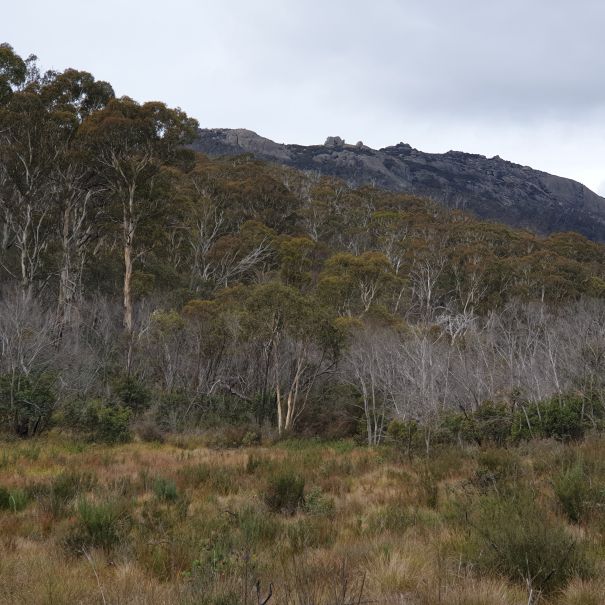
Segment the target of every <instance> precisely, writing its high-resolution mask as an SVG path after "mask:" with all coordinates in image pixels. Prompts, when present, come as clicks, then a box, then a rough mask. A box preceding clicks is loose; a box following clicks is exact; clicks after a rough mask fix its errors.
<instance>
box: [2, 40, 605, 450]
mask: <svg viewBox="0 0 605 605" xmlns="http://www.w3.org/2000/svg"><path fill="white" fill-rule="evenodd" d="M202 118H203V116H202ZM197 129H198V124H197V122H196V121H195V120H193V119H192V118H190V117H188V116H187V115H185V114H184V113H183V112H182V111H180V110H178V109H171V108H168V107H166V106H165V105H164V104H163V103H160V102H147V103H144V104H140V103H137V102H136V101H134V100H132V99H130V98H128V97H122V98H116V97H115V95H114V92H113V89H112V87H111V85H110V84H108V83H106V82H100V81H97V80H95V78H94V77H93V76H92V75H91V74H89V73H87V72H81V71H76V70H71V69H70V70H67V71H65V72H61V73H56V72H47V73H41V72H40V71H39V69H38V67H37V63H36V59H35V58H34V57H30V58H28V59H25V60H24V59H22V58H21V57H19V56H17V55H16V54H15V53H14V51H13V50H12V49H11V47H10V46H8V45H3V46H0V221H1V225H2V229H1V244H2V246H1V250H0V282H1V298H0V422H1V425H2V430H3V431H6V432H8V433H13V434H17V435H20V436H22V437H28V436H32V435H35V434H39V433H40V432H41V431H43V430H45V429H47V428H49V427H51V426H52V425H55V426H57V427H59V428H61V429H63V430H72V431H75V432H78V433H80V434H83V435H86V436H90V437H91V438H94V439H103V440H108V441H112V440H113V441H119V440H126V439H128V438H129V436H130V434H131V430H132V429H133V428H136V429H137V430H138V431H139V433H140V434H141V435H142V436H145V435H151V436H154V435H156V436H157V435H161V434H162V433H164V432H177V431H192V430H203V429H208V428H211V427H217V426H221V427H225V426H230V427H234V428H233V430H232V431H231V432H228V431H227V434H228V435H229V437H228V439H230V440H233V441H234V442H239V441H241V440H252V441H253V440H255V439H258V437H259V435H260V432H261V430H266V431H269V432H273V433H275V434H278V435H283V434H286V433H292V432H299V433H301V434H306V435H322V436H357V437H358V438H360V439H361V440H365V441H367V442H368V443H370V444H376V443H379V442H380V441H381V440H382V439H383V438H384V437H385V435H386V434H387V427H389V434H390V435H391V436H392V437H393V438H398V439H404V440H405V439H408V438H409V442H410V443H411V442H412V440H413V439H418V438H420V435H422V443H423V444H425V445H426V447H427V448H428V447H430V443H431V442H432V440H433V439H441V440H443V439H446V440H460V439H468V440H470V441H474V440H478V441H481V440H482V439H485V438H489V439H495V440H497V441H506V440H509V439H523V438H526V437H531V436H538V435H545V436H549V435H550V436H552V435H555V436H560V437H565V436H577V435H580V434H583V432H584V431H585V430H587V429H589V428H595V427H597V428H598V427H599V426H600V425H601V423H602V419H603V401H604V399H603V396H604V395H605V391H604V390H603V387H604V385H603V377H604V376H605V374H604V373H603V370H604V369H605V367H604V366H605V355H604V354H605V302H604V301H603V297H604V296H605V256H604V251H605V248H604V247H603V246H602V245H600V244H598V243H595V242H592V241H589V240H588V239H586V238H584V237H583V236H580V235H578V234H575V233H557V234H553V235H550V236H549V237H546V238H545V237H540V236H537V235H535V234H533V233H531V232H528V231H520V230H515V229H512V228H509V227H506V226H503V225H500V224H494V223H488V222H482V221H479V220H477V219H475V218H472V217H471V216H470V215H467V214H465V213H464V212H461V211H457V210H447V209H445V208H443V207H441V206H439V205H436V204H435V203H433V202H431V201H428V200H426V199H421V198H418V197H413V196H409V195H404V194H400V193H392V192H387V191H382V190H380V189H376V188H370V187H365V188H361V189H354V188H351V187H349V186H347V185H346V184H344V183H343V182H341V181H339V180H336V179H333V178H326V177H319V176H317V175H316V174H315V173H305V172H299V171H296V170H294V169H291V168H287V167H281V166H275V165H271V164H267V163H263V162H262V161H259V160H256V159H254V158H253V157H251V156H249V155H243V156H239V157H230V158H222V159H221V158H219V159H210V158H208V157H206V156H204V155H201V154H197V153H195V152H194V151H192V150H191V149H190V147H189V144H190V143H191V142H192V141H193V139H194V137H195V135H196V133H197ZM419 427H420V428H419ZM215 434H218V431H215ZM423 447H424V445H423Z"/></svg>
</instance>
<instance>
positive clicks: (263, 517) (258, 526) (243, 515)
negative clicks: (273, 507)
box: [237, 507, 280, 546]
mask: <svg viewBox="0 0 605 605" xmlns="http://www.w3.org/2000/svg"><path fill="white" fill-rule="evenodd" d="M237 520H238V525H239V528H240V531H241V533H242V538H243V540H244V544H246V545H248V546H250V545H254V544H262V543H270V542H273V541H274V540H275V538H276V537H277V534H278V533H279V530H280V525H279V523H278V522H277V521H276V520H275V518H274V517H272V516H271V515H269V514H267V512H266V511H265V512H263V511H261V510H257V509H256V508H253V507H247V508H245V509H244V510H242V511H240V512H239V513H238V515H237Z"/></svg>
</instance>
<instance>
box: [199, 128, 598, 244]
mask: <svg viewBox="0 0 605 605" xmlns="http://www.w3.org/2000/svg"><path fill="white" fill-rule="evenodd" d="M194 148H195V149H196V150H198V151H201V152H202V153H206V154H208V155H210V156H221V155H239V154H242V153H252V154H254V155H255V156H257V157H258V158H260V159H263V160H268V161H272V162H277V163H280V164H285V165H288V166H292V167H293V168H297V169H299V170H308V171H314V172H320V173H322V174H325V175H331V176H335V177H338V178H340V179H342V180H344V181H346V182H347V183H349V184H350V185H352V186H361V185H367V184H371V185H375V186H376V187H380V188H383V189H388V190H392V191H401V192H406V193H414V194H417V195H423V196H426V197H430V198H432V199H434V200H436V201H438V202H440V203H442V204H444V205H446V206H449V207H456V208H460V209H464V210H467V211H470V212H472V213H474V214H475V215H477V216H478V217H480V218H484V219H492V220H497V221H500V222H503V223H507V224H509V225H512V226H515V227H524V228H527V229H531V230H533V231H536V232H538V233H542V234H547V233H552V232H555V231H577V232H579V233H582V234H584V235H586V236H587V237H589V238H591V239H594V240H597V241H605V198H602V197H600V196H599V195H597V194H596V193H594V192H592V191H591V190H590V189H588V188H587V187H585V186H584V185H582V184H580V183H578V182H576V181H572V180H571V179H566V178H562V177H558V176H553V175H551V174H548V173H546V172H540V171H538V170H533V169H531V168H529V167H528V166H520V165H519V164H513V163H512V162H507V161H505V160H502V159H501V158H500V157H498V156H495V157H493V158H486V157H485V156H482V155H475V154H469V153H463V152H460V151H448V152H447V153H443V154H438V153H423V152H422V151H418V150H417V149H414V148H413V147H411V146H410V145H407V144H406V143H399V144H397V145H394V146H392V147H385V148H383V149H379V150H375V149H370V148H369V147H366V146H365V145H363V144H362V143H361V142H359V143H357V144H356V145H349V144H347V143H345V141H344V140H343V139H341V138H340V137H336V136H331V137H328V139H327V140H326V142H325V144H324V145H312V146H308V147H304V146H301V145H283V144H279V143H275V142H274V141H271V140H269V139H265V138H263V137H261V136H259V135H257V134H256V133H254V132H252V131H250V130H244V129H238V130H229V129H212V130H200V133H199V137H198V139H197V141H196V142H195V143H194Z"/></svg>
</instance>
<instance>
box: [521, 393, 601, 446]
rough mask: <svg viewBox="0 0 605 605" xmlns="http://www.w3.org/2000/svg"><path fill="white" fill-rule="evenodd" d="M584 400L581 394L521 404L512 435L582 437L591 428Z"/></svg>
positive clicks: (526, 437) (556, 437)
mask: <svg viewBox="0 0 605 605" xmlns="http://www.w3.org/2000/svg"><path fill="white" fill-rule="evenodd" d="M585 403H586V402H585V401H584V400H583V399H582V398H581V397H578V396H574V395H569V396H557V397H553V398H551V399H547V400H545V401H539V402H536V403H532V404H524V405H522V406H521V408H520V409H518V410H517V411H516V412H515V415H514V419H513V426H512V436H513V438H515V439H531V438H533V437H545V438H551V437H552V438H554V439H560V440H563V441H567V440H570V439H581V438H582V437H583V436H584V434H585V433H586V430H587V429H588V428H589V427H590V422H589V418H588V416H587V415H586V414H585Z"/></svg>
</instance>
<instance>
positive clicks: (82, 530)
mask: <svg viewBox="0 0 605 605" xmlns="http://www.w3.org/2000/svg"><path fill="white" fill-rule="evenodd" d="M129 529H130V516H129V515H128V513H127V511H126V509H125V506H124V504H123V503H120V502H114V501H106V502H101V503H92V502H88V501H86V500H82V501H80V503H79V505H78V521H77V525H76V527H75V528H74V530H73V531H72V532H71V534H70V535H69V536H68V537H67V540H66V544H67V546H68V548H69V549H70V550H72V551H74V552H81V551H82V550H83V549H85V548H90V547H95V548H102V549H103V550H105V551H110V550H112V549H113V548H115V547H116V546H117V545H118V544H120V543H122V542H123V541H124V540H125V539H126V537H127V535H128V531H129Z"/></svg>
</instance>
